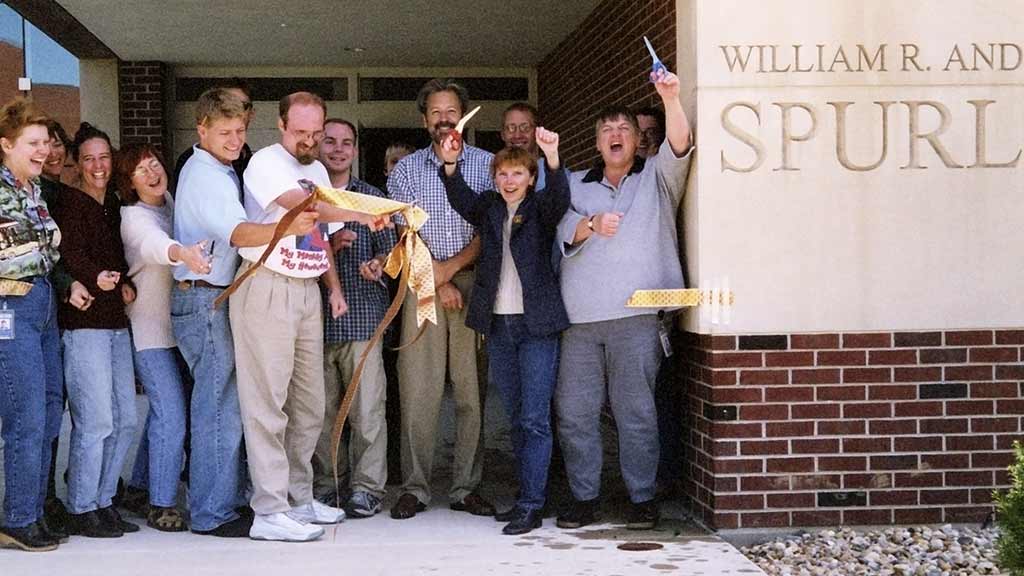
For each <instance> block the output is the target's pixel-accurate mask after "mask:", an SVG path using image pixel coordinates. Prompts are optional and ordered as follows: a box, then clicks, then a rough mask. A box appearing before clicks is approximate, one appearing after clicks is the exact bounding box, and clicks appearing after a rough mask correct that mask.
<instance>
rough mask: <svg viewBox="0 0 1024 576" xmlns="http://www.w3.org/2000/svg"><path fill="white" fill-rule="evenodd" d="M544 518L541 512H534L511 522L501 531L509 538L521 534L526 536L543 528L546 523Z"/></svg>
mask: <svg viewBox="0 0 1024 576" xmlns="http://www.w3.org/2000/svg"><path fill="white" fill-rule="evenodd" d="M543 518H544V517H543V516H542V515H541V513H540V510H535V511H533V512H527V513H526V514H523V515H522V516H520V517H519V518H516V519H515V520H513V521H511V522H509V523H508V524H506V525H505V527H504V528H502V529H501V533H502V534H505V535H507V536H518V535H519V534H526V533H527V532H531V531H533V530H536V529H537V528H540V527H541V524H543V523H544V521H543Z"/></svg>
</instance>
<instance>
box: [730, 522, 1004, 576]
mask: <svg viewBox="0 0 1024 576" xmlns="http://www.w3.org/2000/svg"><path fill="white" fill-rule="evenodd" d="M998 535H999V533H998V530H996V529H986V530H981V529H974V528H954V527H953V526H950V525H946V526H942V527H941V528H932V527H927V526H916V527H893V528H886V529H884V530H872V531H858V530H854V529H852V528H842V529H839V530H822V531H820V532H813V533H804V534H800V535H797V536H791V537H787V538H784V539H779V540H775V541H772V542H767V543H764V544H759V545H757V546H744V547H743V548H741V551H742V552H743V553H744V554H745V555H746V556H747V557H748V558H750V560H751V561H753V562H754V563H755V564H757V565H758V566H759V567H760V568H761V569H762V570H764V571H765V573H766V574H770V575H780V576H825V575H827V576H832V575H846V574H870V575H872V576H875V575H878V576H911V575H912V576H974V575H976V574H1003V572H1001V571H1000V570H999V567H998V565H997V563H996V548H995V542H996V538H997V537H998Z"/></svg>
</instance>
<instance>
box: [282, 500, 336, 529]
mask: <svg viewBox="0 0 1024 576" xmlns="http://www.w3.org/2000/svg"><path fill="white" fill-rule="evenodd" d="M288 515H289V516H291V517H292V519H294V520H298V521H299V522H302V523H304V524H337V523H338V522H341V521H342V520H344V519H345V511H344V510H341V509H339V508H334V507H331V506H328V505H326V504H321V503H320V502H317V501H316V500H313V501H312V502H310V503H309V504H303V505H301V506H296V507H295V508H292V510H291V512H289V513H288Z"/></svg>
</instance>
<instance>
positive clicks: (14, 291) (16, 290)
mask: <svg viewBox="0 0 1024 576" xmlns="http://www.w3.org/2000/svg"><path fill="white" fill-rule="evenodd" d="M31 290H32V283H31V282H22V281H21V280H8V279H7V278H0V296H24V295H26V294H28V293H29V291H31Z"/></svg>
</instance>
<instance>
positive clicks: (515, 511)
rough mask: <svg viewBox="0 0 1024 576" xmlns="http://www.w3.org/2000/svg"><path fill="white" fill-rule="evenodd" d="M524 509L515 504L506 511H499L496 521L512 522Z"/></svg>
mask: <svg viewBox="0 0 1024 576" xmlns="http://www.w3.org/2000/svg"><path fill="white" fill-rule="evenodd" d="M522 513H523V509H522V508H520V507H519V506H513V507H511V508H509V509H508V510H505V511H504V512H498V513H497V514H495V515H494V521H495V522H511V521H513V520H515V519H516V518H518V517H519V516H521V515H522Z"/></svg>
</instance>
